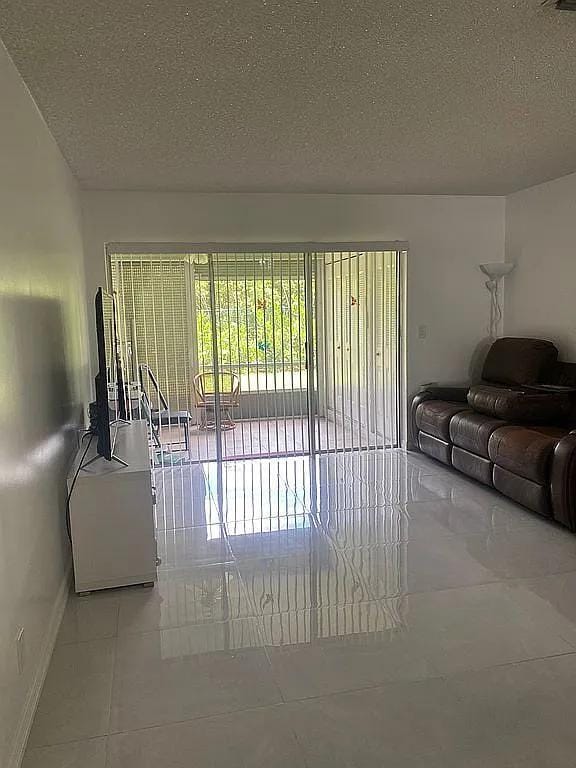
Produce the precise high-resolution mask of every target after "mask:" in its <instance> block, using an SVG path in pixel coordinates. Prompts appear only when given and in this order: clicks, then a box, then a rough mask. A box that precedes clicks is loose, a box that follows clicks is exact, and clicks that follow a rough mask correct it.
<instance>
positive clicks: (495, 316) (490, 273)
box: [479, 261, 514, 339]
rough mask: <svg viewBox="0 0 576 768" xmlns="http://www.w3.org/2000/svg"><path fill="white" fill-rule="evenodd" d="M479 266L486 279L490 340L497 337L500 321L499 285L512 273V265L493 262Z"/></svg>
mask: <svg viewBox="0 0 576 768" xmlns="http://www.w3.org/2000/svg"><path fill="white" fill-rule="evenodd" d="M479 266H480V270H481V271H482V272H484V274H485V275H486V276H487V277H488V280H487V281H486V283H485V285H486V288H487V289H488V292H489V293H490V338H491V339H495V338H497V336H498V330H499V328H500V321H501V320H502V307H501V306H500V293H499V285H500V283H501V281H502V278H503V277H505V276H506V275H509V274H510V272H512V270H513V269H514V264H511V263H510V262H502V261H495V262H491V263H489V264H480V265H479Z"/></svg>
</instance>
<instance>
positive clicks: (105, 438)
mask: <svg viewBox="0 0 576 768" xmlns="http://www.w3.org/2000/svg"><path fill="white" fill-rule="evenodd" d="M94 308H95V310H96V340H97V345H98V373H97V374H96V379H95V389H96V435H97V439H98V442H97V449H96V450H97V452H98V455H99V456H102V457H103V458H105V459H107V460H108V461H112V458H113V453H114V442H115V431H116V430H115V429H114V437H113V436H112V429H111V426H110V407H109V404H108V398H109V385H116V384H117V383H118V380H117V354H116V313H115V307H114V297H113V296H112V295H111V294H110V293H107V292H106V291H105V290H104V289H102V288H98V292H97V293H96V299H95V301H94Z"/></svg>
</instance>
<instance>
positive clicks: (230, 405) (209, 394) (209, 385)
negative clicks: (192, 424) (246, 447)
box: [194, 371, 240, 429]
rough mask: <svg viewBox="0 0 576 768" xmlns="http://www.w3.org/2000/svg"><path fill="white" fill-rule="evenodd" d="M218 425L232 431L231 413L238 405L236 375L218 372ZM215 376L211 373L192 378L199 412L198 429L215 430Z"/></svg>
mask: <svg viewBox="0 0 576 768" xmlns="http://www.w3.org/2000/svg"><path fill="white" fill-rule="evenodd" d="M218 384H219V386H218V394H219V397H218V399H219V401H220V414H221V418H220V424H221V427H222V429H234V427H235V426H236V422H235V421H234V418H233V416H232V411H233V409H234V408H237V407H238V405H240V377H239V376H238V375H237V374H236V373H231V372H230V373H228V372H224V373H223V372H220V374H219V376H218ZM215 385H216V376H215V374H214V372H213V371H206V372H203V373H197V374H196V376H194V397H195V401H196V403H195V404H196V408H198V410H199V411H200V424H199V425H198V428H199V429H215V428H216V386H215Z"/></svg>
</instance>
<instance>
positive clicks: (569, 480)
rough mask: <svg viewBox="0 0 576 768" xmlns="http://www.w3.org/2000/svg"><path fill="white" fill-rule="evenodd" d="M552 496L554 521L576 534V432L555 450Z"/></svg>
mask: <svg viewBox="0 0 576 768" xmlns="http://www.w3.org/2000/svg"><path fill="white" fill-rule="evenodd" d="M550 495H551V500H552V515H553V517H554V519H555V520H557V521H558V522H559V523H562V525H565V526H566V527H567V528H569V529H570V530H571V531H574V532H576V430H573V431H572V432H570V433H569V434H568V435H565V437H563V438H562V439H561V440H560V442H559V443H558V445H557V446H556V448H555V449H554V455H553V457H552V472H551V489H550Z"/></svg>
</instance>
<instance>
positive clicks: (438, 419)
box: [416, 400, 469, 440]
mask: <svg viewBox="0 0 576 768" xmlns="http://www.w3.org/2000/svg"><path fill="white" fill-rule="evenodd" d="M466 410H469V409H468V406H467V405H466V404H465V403H450V402H448V401H447V400H425V401H424V402H423V403H420V405H419V406H418V408H417V409H416V426H417V427H418V429H420V430H421V431H422V432H426V434H428V435H433V436H434V437H439V438H440V439H441V440H450V420H451V419H452V416H454V414H456V413H460V411H466Z"/></svg>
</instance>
